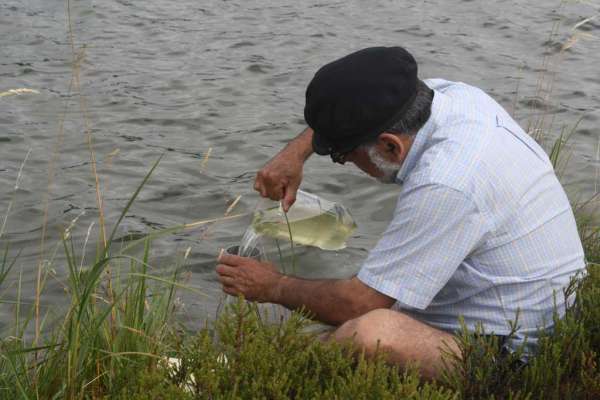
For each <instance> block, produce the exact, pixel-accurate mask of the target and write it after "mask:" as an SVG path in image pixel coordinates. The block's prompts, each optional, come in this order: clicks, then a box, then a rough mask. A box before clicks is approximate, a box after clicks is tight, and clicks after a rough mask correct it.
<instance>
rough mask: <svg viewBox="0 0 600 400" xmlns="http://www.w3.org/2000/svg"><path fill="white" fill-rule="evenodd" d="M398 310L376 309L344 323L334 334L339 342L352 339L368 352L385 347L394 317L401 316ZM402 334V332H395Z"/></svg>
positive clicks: (334, 337)
mask: <svg viewBox="0 0 600 400" xmlns="http://www.w3.org/2000/svg"><path fill="white" fill-rule="evenodd" d="M399 314H400V313H399V312H397V311H392V310H389V309H384V308H381V309H376V310H373V311H369V312H368V313H366V314H364V315H361V316H360V317H358V318H355V319H352V320H349V321H347V322H345V323H344V324H342V325H341V326H340V327H339V328H338V329H337V330H336V331H335V332H334V334H333V339H335V340H336V341H338V342H343V341H348V340H351V341H352V342H353V343H354V344H355V345H357V346H358V347H359V348H361V349H363V350H365V351H366V352H367V353H373V352H375V351H376V350H377V349H378V348H385V347H386V346H387V341H388V339H389V337H390V333H391V332H390V323H391V321H392V318H394V319H396V318H399V317H401V315H399ZM395 333H396V334H401V332H395Z"/></svg>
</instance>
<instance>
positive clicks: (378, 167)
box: [342, 132, 414, 183]
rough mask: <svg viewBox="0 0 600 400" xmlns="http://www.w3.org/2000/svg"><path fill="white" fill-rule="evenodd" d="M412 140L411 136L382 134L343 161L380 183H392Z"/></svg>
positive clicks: (346, 156) (352, 152)
mask: <svg viewBox="0 0 600 400" xmlns="http://www.w3.org/2000/svg"><path fill="white" fill-rule="evenodd" d="M413 139H414V136H413V135H396V134H390V133H387V132H384V133H382V134H381V135H380V136H379V138H378V139H377V141H376V142H375V143H373V144H371V145H365V146H359V147H358V148H356V149H355V150H353V151H351V152H350V153H348V154H346V155H345V157H344V161H351V162H352V163H353V164H354V165H356V166H357V167H358V168H360V169H361V170H362V171H364V172H365V173H367V174H368V175H370V176H372V177H374V178H375V179H377V180H378V181H380V182H383V183H394V182H395V181H396V176H397V175H398V171H400V167H402V163H403V162H404V159H405V158H406V155H407V154H408V151H409V149H410V147H411V145H412V142H413ZM342 163H343V162H342Z"/></svg>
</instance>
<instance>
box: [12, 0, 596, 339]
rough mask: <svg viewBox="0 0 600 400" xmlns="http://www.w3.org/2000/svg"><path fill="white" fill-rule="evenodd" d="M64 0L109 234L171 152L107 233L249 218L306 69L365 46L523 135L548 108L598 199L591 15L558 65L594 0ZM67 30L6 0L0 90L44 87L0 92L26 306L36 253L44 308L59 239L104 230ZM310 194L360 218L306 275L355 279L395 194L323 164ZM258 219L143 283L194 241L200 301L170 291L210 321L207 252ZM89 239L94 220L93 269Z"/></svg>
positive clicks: (568, 180) (315, 256)
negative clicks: (228, 215)
mask: <svg viewBox="0 0 600 400" xmlns="http://www.w3.org/2000/svg"><path fill="white" fill-rule="evenodd" d="M71 3H72V5H71V21H72V26H73V32H74V37H75V47H76V49H77V50H79V49H81V48H82V47H83V46H85V55H84V59H83V62H82V65H81V87H82V93H83V94H84V96H85V106H86V109H87V110H88V115H87V116H88V121H89V130H90V131H91V133H92V135H93V138H94V149H95V154H96V157H97V160H98V173H99V176H100V185H101V189H102V193H103V196H104V209H105V216H106V220H107V225H108V228H112V226H113V225H114V223H115V221H116V220H117V218H118V216H119V213H120V211H121V210H122V209H123V207H124V206H125V204H126V203H127V200H128V199H129V197H130V196H131V194H132V193H133V191H134V190H135V188H136V187H137V186H138V184H139V183H140V182H141V180H142V179H143V177H144V175H145V174H146V173H147V172H148V170H149V169H150V168H151V166H152V164H153V163H154V161H155V160H156V159H157V158H158V157H159V156H160V155H161V154H163V153H164V157H163V159H162V161H161V163H160V165H159V166H158V168H157V169H156V171H155V173H154V174H153V176H152V178H151V180H150V182H149V183H148V184H147V185H146V187H145V188H144V189H143V191H142V192H141V194H140V196H139V199H138V201H137V202H136V203H135V204H134V206H133V207H132V208H131V209H130V210H129V212H128V213H127V215H126V217H125V218H124V220H123V223H122V224H121V227H120V228H119V231H118V236H123V235H125V234H127V233H142V232H147V231H149V230H152V229H157V228H164V227H169V226H173V225H176V224H181V223H188V222H193V221H197V220H201V219H208V218H217V217H221V216H223V215H224V214H225V212H226V210H227V208H228V207H229V205H230V204H231V203H232V202H233V201H234V200H235V199H236V197H237V196H238V195H241V196H242V197H241V199H240V201H239V203H238V204H237V205H236V207H235V208H234V210H233V211H232V214H237V213H248V212H251V211H252V210H253V209H254V208H255V207H256V204H257V200H258V198H257V196H256V195H255V194H254V192H253V190H252V183H253V178H254V174H255V172H256V171H257V169H259V168H260V167H261V166H262V165H263V164H264V163H265V162H266V160H268V159H269V158H270V157H271V156H273V155H274V154H275V153H276V152H277V151H278V150H279V149H280V148H281V147H282V146H283V145H284V144H285V143H286V142H287V141H288V140H289V139H290V138H292V137H293V136H295V135H296V134H297V133H298V132H299V131H301V130H302V129H303V126H304V122H303V106H304V90H305V87H306V85H307V84H308V82H309V80H310V79H311V77H312V75H313V74H314V73H315V71H316V70H317V69H318V68H319V67H320V66H321V65H322V64H324V63H326V62H328V61H331V60H333V59H335V58H338V57H341V56H343V55H345V54H347V53H349V52H352V51H355V50H357V49H360V48H363V47H368V46H374V45H403V46H405V47H407V48H408V49H409V50H410V51H411V52H412V53H413V54H414V55H415V57H416V59H417V60H418V62H419V65H420V75H421V77H423V78H429V77H442V78H446V79H450V80H460V81H464V82H467V83H471V84H474V85H477V86H479V87H481V88H483V89H484V90H486V91H488V92H489V93H490V94H492V95H493V96H494V97H495V98H496V99H497V100H498V101H499V102H500V103H502V104H503V105H505V106H506V107H507V109H508V110H509V111H510V112H512V113H514V115H516V117H517V119H518V120H519V121H520V122H522V123H523V125H524V126H526V125H527V124H528V121H531V120H532V118H533V119H535V118H536V115H539V114H540V112H542V110H547V112H549V113H550V114H549V115H550V116H549V117H548V121H550V120H552V121H553V122H554V129H553V130H552V133H551V136H553V137H555V136H556V135H557V133H558V132H559V131H560V128H561V127H563V126H566V127H573V126H574V125H575V124H576V123H577V122H578V121H579V125H578V127H577V129H576V131H575V133H574V134H573V136H572V137H571V141H570V144H571V147H570V154H571V157H570V161H569V164H568V166H567V167H566V169H564V170H562V173H561V175H562V176H561V179H562V181H563V183H564V184H565V185H566V186H567V189H568V191H569V194H570V195H571V196H572V198H573V199H575V198H577V197H578V196H580V197H581V198H586V197H589V196H590V195H592V194H593V193H595V192H596V189H597V185H598V184H599V183H600V180H599V179H598V173H599V170H600V163H599V162H598V158H599V157H598V151H599V147H598V146H599V143H600V142H599V141H600V131H599V130H598V124H599V120H600V110H599V107H600V74H599V73H598V65H600V39H599V38H598V37H600V20H598V19H595V20H592V21H590V22H588V23H586V24H583V25H581V26H580V27H579V29H578V30H577V32H578V36H577V38H578V39H579V40H578V41H577V42H576V43H574V45H573V46H572V47H571V48H569V49H568V50H566V51H564V52H562V53H560V48H561V45H563V44H565V43H569V38H570V37H572V34H573V33H574V31H573V30H572V28H573V27H574V26H575V25H576V24H577V23H578V22H580V21H582V20H584V19H585V18H588V17H594V16H595V15H598V13H599V12H600V8H599V6H598V5H597V4H596V5H593V4H592V2H589V3H576V2H570V3H566V4H565V5H563V6H560V5H559V3H558V1H556V2H554V1H544V2H542V1H535V2H534V1H528V0H515V1H494V2H489V1H483V0H470V1H467V0H464V1H452V2H449V1H443V0H428V1H422V0H410V1H392V0H389V1H369V2H366V1H328V2H325V1H304V2H298V1H289V0H280V1H265V0H261V1H255V0H245V1H240V0H233V1H224V0H221V1H211V0H201V1H197V0H180V1H176V2H172V1H165V0H146V1H126V0H103V1H93V0H79V1H71ZM558 23H559V24H560V26H559V27H558V28H557V30H556V32H557V34H556V35H555V36H554V37H553V38H550V33H551V31H552V30H553V26H555V24H558ZM67 27H68V24H67V18H66V1H63V0H0V92H3V91H6V90H9V89H15V88H31V89H35V90H37V91H39V94H27V95H20V96H6V97H0V223H1V222H2V221H3V220H4V216H5V215H6V210H7V208H8V207H9V204H12V208H11V212H10V215H9V216H8V217H9V218H8V221H7V223H6V226H5V233H4V235H3V237H2V238H0V242H1V243H0V244H1V245H3V246H4V245H5V244H6V243H7V242H10V252H11V254H13V255H14V254H16V253H17V252H18V251H19V250H21V255H20V257H19V258H18V261H17V263H16V268H15V270H14V273H13V274H12V275H11V278H10V279H9V281H8V282H5V283H4V285H3V287H2V288H0V297H3V298H5V299H6V298H9V299H10V298H14V296H15V295H16V290H17V289H16V284H15V283H14V279H16V278H17V276H18V275H19V274H21V279H22V296H23V300H24V301H31V299H32V298H33V295H34V287H35V280H36V272H35V271H36V268H37V265H38V262H39V260H40V259H51V258H53V257H55V258H54V260H55V261H54V270H55V273H53V274H52V275H51V277H50V278H49V279H48V281H47V283H46V290H45V294H44V298H43V299H42V303H43V304H44V305H60V304H63V303H64V301H65V294H64V289H63V281H64V274H65V271H64V267H63V264H62V263H61V256H60V252H61V251H62V250H61V248H60V247H58V252H57V255H56V256H53V255H52V254H53V252H54V251H55V249H56V248H57V244H58V239H59V232H60V230H61V229H64V228H65V227H67V226H69V224H71V222H72V221H73V220H74V219H76V218H77V220H76V222H75V224H74V226H73V228H72V236H73V238H74V240H75V243H76V246H75V247H76V248H78V249H82V248H83V243H84V241H85V238H86V235H87V232H88V230H89V228H90V226H91V224H93V223H94V221H97V215H98V212H97V206H96V198H95V183H94V179H93V175H92V172H91V164H90V153H89V151H88V145H87V141H86V125H85V123H84V119H83V114H82V111H81V109H80V98H79V97H78V96H77V95H76V94H75V93H73V91H72V90H71V91H70V90H69V82H70V80H71V76H72V68H71V60H72V51H71V46H70V44H69V40H68V38H69V36H68V30H67ZM582 34H584V36H586V37H583V36H582ZM589 35H593V36H595V37H596V38H591V37H587V36H589ZM549 39H550V40H549ZM573 42H574V41H571V43H573ZM546 56H550V57H551V60H552V62H551V63H550V65H549V70H550V71H549V73H548V75H547V79H549V77H550V76H552V75H554V76H555V81H554V84H553V86H552V97H551V101H547V100H546V99H544V98H543V96H542V97H541V98H536V97H535V95H536V93H537V91H536V88H537V87H538V81H539V77H540V75H541V71H542V70H543V62H544V58H545V57H546ZM548 81H549V80H546V82H548ZM544 88H546V86H544ZM63 121H64V122H63ZM61 127H62V128H63V129H61ZM28 151H31V153H30V155H29V158H28V160H27V163H26V164H25V165H24V167H23V171H22V175H21V180H20V185H19V189H18V190H17V191H16V193H15V191H14V190H13V188H14V185H15V180H16V178H17V176H18V173H19V169H20V167H21V166H22V164H23V160H24V159H25V157H26V154H27V153H28ZM209 151H210V155H209V157H208V158H206V155H207V152H209ZM524 173H526V171H524ZM49 175H50V176H51V177H52V179H51V183H50V185H49V183H48V182H49V179H48V177H49ZM302 187H303V188H304V189H306V190H307V191H309V192H312V193H318V194H319V195H321V196H323V197H325V198H327V199H331V200H334V201H338V202H341V203H343V204H344V205H346V206H347V207H348V208H350V210H351V211H352V213H353V215H354V217H355V219H356V221H357V223H358V226H359V228H358V229H357V230H356V231H355V233H354V235H353V236H352V238H351V240H350V241H349V246H348V248H347V249H345V250H343V251H339V252H323V251H319V250H316V249H304V250H302V253H301V257H300V262H301V263H302V265H303V268H302V269H303V271H304V272H303V273H304V274H305V275H306V276H312V277H318V276H349V275H351V274H352V273H354V272H355V271H356V269H357V268H358V267H359V265H360V262H361V260H362V259H363V258H364V257H365V256H366V254H367V251H368V249H369V248H370V247H371V246H372V245H373V244H374V243H375V242H376V240H377V238H378V236H379V234H380V233H381V231H382V230H383V229H384V228H385V226H386V223H387V219H388V217H389V215H390V214H391V211H392V208H393V206H394V204H395V196H396V194H397V188H396V187H393V186H383V185H379V184H377V183H375V182H374V181H373V180H371V179H370V178H368V177H366V176H364V175H363V174H362V173H361V172H360V171H358V170H357V169H353V168H352V167H351V166H348V165H347V166H339V165H332V164H331V161H330V160H329V159H328V158H326V157H321V158H320V157H313V158H312V159H311V160H310V161H309V162H308V164H307V165H306V168H305V178H304V183H303V186H302ZM13 199H14V200H13ZM46 199H48V206H46ZM46 210H47V219H48V225H47V226H48V229H47V239H46V241H45V243H44V245H43V254H41V252H42V246H41V237H42V232H43V229H42V226H43V220H44V214H45V211H46ZM249 221H250V217H245V218H239V219H234V220H229V221H226V222H222V223H218V224H214V225H209V226H208V227H207V226H204V227H202V228H199V229H195V230H188V231H185V232H180V233H177V234H173V235H169V236H166V237H163V238H160V239H157V240H156V241H155V243H154V246H153V250H152V264H153V265H154V267H153V270H152V271H153V272H154V273H160V271H161V269H164V268H166V267H167V266H168V264H169V263H171V262H174V260H175V259H176V258H177V257H180V258H181V256H182V254H184V253H185V252H186V250H187V249H188V248H190V252H189V257H188V259H187V261H186V264H185V267H184V270H185V271H184V272H185V273H184V278H185V281H186V284H188V285H190V286H193V287H194V288H196V289H198V290H202V291H203V292H205V293H206V294H207V295H208V297H207V298H202V297H198V296H197V295H194V294H193V293H188V292H182V293H181V302H182V303H183V304H184V306H183V309H182V314H183V315H185V318H186V319H187V320H188V321H189V322H190V323H197V322H198V321H202V320H203V319H204V318H206V317H207V316H208V317H212V316H213V315H214V313H215V310H216V308H217V303H218V301H219V300H220V299H221V294H220V287H219V284H218V282H217V279H216V275H215V273H214V264H215V262H214V259H215V257H216V255H217V254H218V252H219V248H221V247H227V246H229V245H231V244H237V243H239V240H240V238H241V235H242V234H243V232H244V230H245V228H246V226H247V224H248V223H249ZM0 226H2V225H0ZM97 231H98V224H97V222H96V223H95V225H93V226H92V228H91V232H92V234H91V237H90V239H89V244H88V247H87V249H88V251H87V253H88V257H89V256H90V255H91V254H93V249H94V245H93V243H94V241H95V240H96V238H97V235H96V234H94V233H93V232H97ZM11 315H12V308H11V306H7V305H0V330H2V328H3V327H6V326H7V325H8V324H10V321H11V320H10V318H11Z"/></svg>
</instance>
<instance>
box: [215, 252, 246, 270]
mask: <svg viewBox="0 0 600 400" xmlns="http://www.w3.org/2000/svg"><path fill="white" fill-rule="evenodd" d="M245 258H246V257H240V256H236V255H234V254H227V253H223V254H221V255H220V256H219V258H217V261H218V262H219V263H220V264H227V265H231V266H234V267H235V266H237V265H239V264H241V263H242V262H244V259H245Z"/></svg>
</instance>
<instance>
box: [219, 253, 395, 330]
mask: <svg viewBox="0 0 600 400" xmlns="http://www.w3.org/2000/svg"><path fill="white" fill-rule="evenodd" d="M219 263H220V264H219V265H217V273H218V274H219V281H220V282H221V283H222V284H223V291H224V292H225V293H228V294H231V295H234V296H238V295H243V296H244V297H245V298H246V299H248V300H254V301H259V302H270V303H278V304H281V305H283V306H285V307H287V308H289V309H292V310H296V309H300V308H304V309H305V310H307V311H309V312H311V313H312V314H313V315H314V316H315V318H316V319H318V320H319V321H323V322H326V323H328V324H332V325H339V324H342V323H344V322H346V321H348V320H350V319H352V318H356V317H358V316H360V315H363V314H365V313H367V312H369V311H371V310H374V309H377V308H389V307H391V306H392V305H393V304H394V302H395V300H394V299H393V298H392V297H389V296H386V295H384V294H382V293H380V292H378V291H376V290H374V289H372V288H370V287H369V286H367V285H365V284H364V283H362V282H361V281H360V280H359V279H358V278H356V277H354V278H351V279H332V280H329V279H327V280H308V279H301V278H295V277H291V276H286V275H283V274H281V273H279V272H278V271H277V269H276V268H275V266H274V265H273V264H270V263H266V262H259V261H256V260H254V259H251V258H246V257H239V256H234V255H222V256H221V257H220V258H219Z"/></svg>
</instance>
